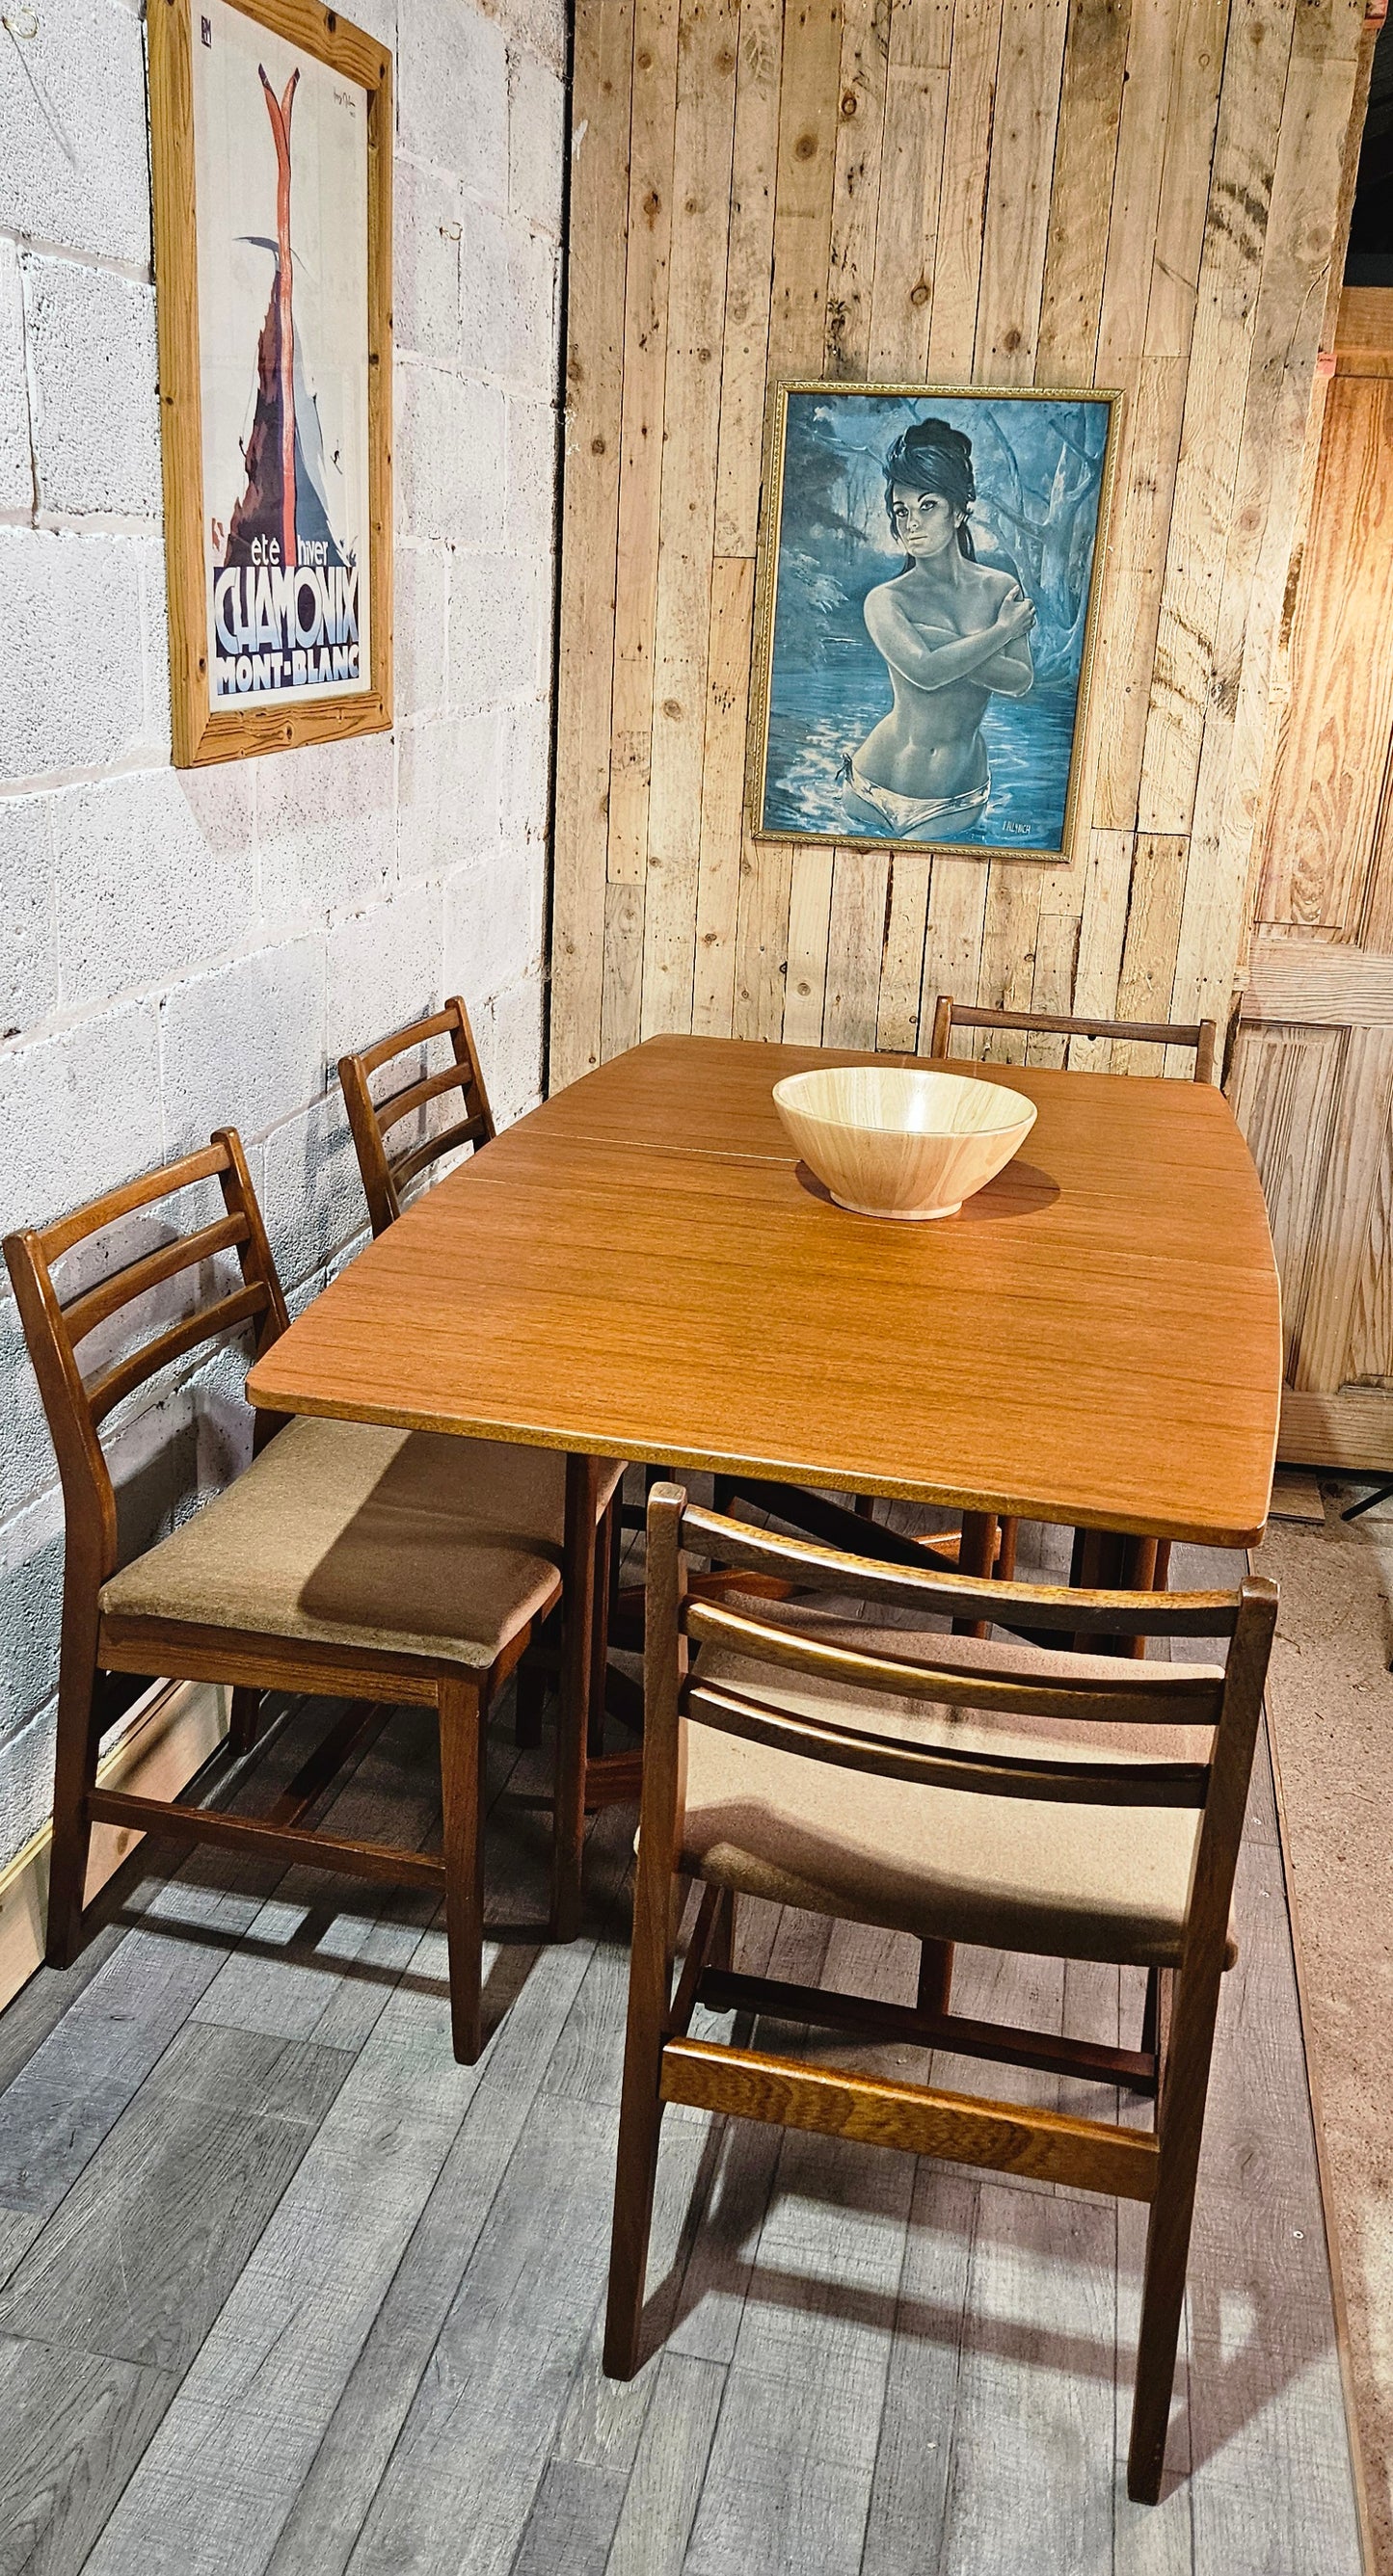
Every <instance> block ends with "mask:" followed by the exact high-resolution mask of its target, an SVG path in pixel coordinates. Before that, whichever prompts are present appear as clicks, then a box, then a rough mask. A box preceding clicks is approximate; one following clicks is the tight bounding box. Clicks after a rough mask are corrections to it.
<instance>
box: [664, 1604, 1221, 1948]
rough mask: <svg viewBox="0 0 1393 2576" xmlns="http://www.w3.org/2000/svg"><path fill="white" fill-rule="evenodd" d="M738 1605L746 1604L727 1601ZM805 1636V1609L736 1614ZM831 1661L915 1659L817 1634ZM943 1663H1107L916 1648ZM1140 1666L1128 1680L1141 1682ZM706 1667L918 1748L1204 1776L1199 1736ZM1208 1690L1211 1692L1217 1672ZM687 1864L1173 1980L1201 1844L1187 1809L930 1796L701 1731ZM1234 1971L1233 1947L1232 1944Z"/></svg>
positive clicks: (954, 1643) (884, 1632)
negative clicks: (835, 1656) (1146, 1765)
mask: <svg viewBox="0 0 1393 2576" xmlns="http://www.w3.org/2000/svg"><path fill="white" fill-rule="evenodd" d="M730 1606H732V1607H734V1606H737V1605H735V1604H734V1603H732V1604H731V1605H730ZM738 1606H739V1607H740V1608H742V1609H744V1610H748V1611H749V1612H751V1613H752V1614H754V1615H755V1616H757V1617H761V1618H763V1619H765V1620H766V1621H769V1620H771V1619H773V1620H774V1621H775V1622H776V1623H777V1624H779V1625H781V1626H788V1625H793V1626H805V1625H806V1624H808V1614H806V1613H800V1611H799V1609H798V1607H797V1605H794V1604H781V1605H780V1606H779V1608H778V1610H777V1611H771V1608H770V1605H769V1604H768V1603H767V1602H754V1601H750V1602H742V1603H740V1604H739V1605H738ZM816 1633H817V1635H818V1637H819V1638H820V1639H822V1640H825V1641H826V1642H828V1643H831V1644H837V1645H847V1646H854V1647H859V1648H860V1649H862V1650H863V1651H870V1652H879V1653H885V1654H892V1655H899V1656H901V1657H904V1656H906V1655H912V1654H914V1653H915V1651H916V1639H915V1637H914V1636H913V1635H907V1634H906V1632H905V1630H904V1629H903V1628H886V1629H878V1628H871V1627H869V1626H863V1625H860V1624H856V1625H848V1626H845V1627H843V1626H840V1625H833V1624H832V1623H831V1622H829V1621H828V1620H827V1619H826V1618H819V1619H818V1620H817V1623H816ZM917 1645H918V1650H919V1651H921V1652H923V1651H931V1652H932V1655H933V1658H934V1660H935V1661H949V1662H952V1663H954V1664H956V1665H959V1666H963V1667H968V1668H972V1669H984V1670H987V1671H990V1670H992V1669H993V1668H995V1667H1002V1666H1004V1665H1007V1664H1009V1666H1010V1667H1011V1669H1013V1670H1015V1671H1020V1670H1022V1669H1023V1668H1025V1667H1034V1666H1038V1668H1039V1670H1040V1672H1041V1675H1042V1677H1043V1676H1044V1675H1045V1674H1046V1673H1048V1674H1049V1675H1050V1677H1051V1678H1054V1679H1059V1680H1065V1679H1069V1678H1074V1677H1078V1676H1081V1675H1086V1676H1087V1677H1088V1678H1089V1679H1091V1680H1093V1681H1095V1682H1096V1680H1097V1679H1098V1662H1097V1658H1096V1657H1094V1656H1091V1655H1073V1654H1064V1653H1059V1652H1056V1651H1053V1650H1049V1651H1045V1650H1040V1649H1034V1648H1031V1647H1028V1646H1024V1645H1021V1644H1019V1643H1017V1642H1016V1641H1014V1640H1012V1641H1010V1642H1009V1644H1006V1643H1000V1642H998V1641H997V1640H995V1639H988V1640H978V1639H975V1638H969V1637H953V1636H948V1635H944V1634H935V1635H934V1636H933V1638H932V1640H931V1641H930V1640H929V1639H927V1638H925V1637H923V1636H922V1632H921V1635H920V1637H919V1639H918V1641H917ZM1133 1669H1135V1667H1133ZM694 1670H695V1672H697V1673H698V1674H699V1675H700V1676H701V1678H703V1679H705V1680H711V1681H728V1682H730V1683H733V1684H734V1685H735V1686H736V1687H737V1688H739V1689H740V1690H742V1691H744V1692H746V1693H755V1694H757V1695H758V1697H759V1698H760V1699H762V1700H765V1701H768V1702H770V1703H771V1704H773V1705H775V1706H777V1707H780V1708H784V1709H789V1710H792V1711H794V1712H796V1713H801V1712H809V1713H812V1714H815V1715H817V1716H820V1717H823V1718H827V1717H832V1716H835V1717H836V1719H837V1720H838V1722H839V1723H842V1724H844V1725H846V1726H849V1727H855V1728H864V1729H865V1730H866V1731H868V1732H871V1733H875V1734H881V1735H902V1736H904V1737H905V1738H906V1739H907V1740H909V1741H911V1742H913V1743H920V1744H930V1745H931V1744H935V1743H939V1744H945V1745H952V1746H954V1747H956V1748H958V1749H961V1750H967V1749H973V1750H977V1749H993V1750H996V1751H998V1752H1009V1753H1016V1754H1030V1753H1036V1754H1041V1753H1066V1752H1069V1753H1072V1754H1073V1755H1074V1756H1075V1758H1092V1759H1093V1760H1097V1759H1099V1758H1107V1759H1112V1758H1114V1757H1118V1758H1120V1759H1122V1760H1128V1761H1132V1760H1135V1761H1140V1760H1144V1759H1145V1758H1146V1757H1148V1756H1149V1757H1151V1758H1153V1759H1154V1758H1156V1757H1157V1756H1163V1757H1164V1758H1166V1759H1168V1760H1171V1761H1175V1760H1181V1761H1206V1760H1208V1758H1209V1754H1210V1749H1211V1744H1212V1730H1210V1729H1209V1728H1207V1727H1165V1728H1150V1727H1138V1726H1129V1725H1117V1726H1112V1725H1101V1724H1100V1725H1093V1724H1089V1723H1087V1722H1080V1723H1073V1722H1061V1721H1054V1720H1049V1719H1041V1718H1035V1717H1030V1716H1022V1717H998V1716H996V1715H994V1714H984V1713H983V1712H981V1711H978V1710H973V1711H964V1710H960V1709H954V1708H949V1707H946V1706H943V1705H941V1704H936V1703H933V1702H925V1701H923V1700H911V1699H909V1698H904V1699H900V1698H897V1697H893V1698H892V1697H889V1696H887V1695H884V1694H882V1693H880V1692H878V1691H861V1690H849V1689H846V1688H845V1687H844V1686H843V1685H841V1684H840V1683H837V1682H832V1681H825V1680H823V1679H822V1678H821V1677H820V1676H818V1675H809V1674H802V1673H794V1672H791V1671H789V1670H787V1669H785V1668H783V1667H781V1666H778V1665H774V1664H768V1663H761V1662H756V1661H754V1660H753V1659H751V1658H749V1657H746V1656H744V1655H741V1654H737V1653H735V1652H733V1651H732V1650H731V1649H730V1648H729V1647H727V1646H725V1645H720V1646H713V1645H710V1644H707V1645H704V1646H703V1647H702V1648H701V1651H700V1653H699V1655H698V1657H697V1659H696V1663H695V1665H694ZM1204 1677H1205V1678H1207V1679H1214V1678H1218V1676H1217V1675H1216V1674H1215V1673H1213V1672H1212V1671H1210V1670H1209V1669H1208V1668H1205V1673H1204ZM686 1739H687V1750H686V1763H687V1770H686V1808H685V1826H684V1831H683V1860H682V1864H681V1865H682V1867H683V1868H684V1869H685V1870H687V1871H689V1872H690V1873H692V1874H693V1875H695V1876H697V1877H701V1878H706V1879H711V1880H715V1881H716V1882H717V1884H719V1885H721V1886H727V1887H733V1888H736V1889H738V1890H740V1891H742V1892H743V1893H745V1894H747V1895H751V1896H763V1897H768V1898H771V1899H772V1900H773V1901H774V1902H775V1903H778V1904H784V1905H797V1906H801V1907H804V1908H806V1909H807V1910H808V1911H809V1912H811V1913H816V1914H833V1915H845V1916H848V1917H850V1918H852V1919H854V1920H855V1921H857V1922H864V1923H875V1924H881V1925H884V1926H886V1927H888V1928H889V1929H892V1930H896V1931H904V1932H911V1933H914V1934H916V1935H918V1937H919V1938H920V1939H923V1938H926V1937H928V1938H936V1939H939V1940H948V1941H964V1942H976V1943H981V1944H984V1945H986V1946H988V1947H991V1948H993V1949H1002V1950H1025V1951H1035V1952H1042V1953H1045V1954H1047V1955H1049V1956H1052V1957H1059V1958H1080V1959H1103V1960H1116V1961H1120V1962H1130V1963H1134V1964H1137V1965H1140V1966H1148V1967H1149V1966H1152V1965H1158V1966H1173V1965H1174V1964H1175V1963H1176V1961H1177V1960H1178V1958H1179V1954H1180V1945H1181V1939H1182V1934H1183V1930H1184V1922H1185V1914H1186V1908H1187V1904H1188V1900H1189V1892H1190V1880H1191V1875H1192V1872H1193V1868H1194V1860H1195V1850H1196V1844H1197V1841H1198V1834H1199V1823H1200V1818H1199V1812H1198V1810H1196V1809H1194V1808H1170V1807H1121V1806H1091V1805H1090V1806H1084V1805H1075V1804H1073V1803H1062V1802H1058V1801H1055V1800H1046V1799H1028V1798H994V1797H989V1796H982V1795H979V1794H977V1793H975V1792H970V1791H966V1790H955V1789H936V1788H918V1787H916V1786H914V1785H913V1784H911V1783H907V1782H905V1781H902V1780H884V1779H878V1778H876V1777H875V1776H874V1775H873V1774H871V1773H869V1772H864V1771H847V1770H838V1769H836V1768H834V1767H832V1766H831V1765H829V1764H827V1763H825V1762H816V1761H809V1760H807V1759H805V1758H801V1757H800V1756H798V1755H796V1754H790V1753H781V1752H775V1751H772V1750H771V1749H769V1748H768V1747H766V1746H764V1745H760V1744H752V1743H749V1742H748V1741H746V1740H745V1739H744V1738H743V1737H739V1736H733V1735H725V1734H722V1733H721V1732H720V1731H719V1730H718V1729H717V1728H715V1727H712V1726H706V1725H702V1724H701V1723H699V1722H698V1721H696V1720H693V1721H692V1722H690V1723H689V1724H688V1726H687V1730H686ZM1230 1949H1231V1955H1234V1953H1233V1951H1232V1945H1230Z"/></svg>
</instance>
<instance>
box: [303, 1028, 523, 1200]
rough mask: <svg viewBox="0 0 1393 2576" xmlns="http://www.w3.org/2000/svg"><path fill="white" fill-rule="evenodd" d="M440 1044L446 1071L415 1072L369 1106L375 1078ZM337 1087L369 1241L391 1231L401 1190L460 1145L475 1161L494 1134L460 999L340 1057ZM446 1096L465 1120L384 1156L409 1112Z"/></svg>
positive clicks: (487, 1102) (481, 1075)
mask: <svg viewBox="0 0 1393 2576" xmlns="http://www.w3.org/2000/svg"><path fill="white" fill-rule="evenodd" d="M442 1037H448V1039H449V1041H450V1061H449V1063H448V1064H446V1065H442V1066H440V1067H439V1068H438V1070H437V1071H436V1072H434V1073H424V1074H423V1073H421V1072H419V1071H417V1073H416V1074H415V1075H414V1076H413V1078H412V1079H411V1080H410V1081H409V1082H405V1083H403V1084H402V1085H401V1087H400V1089H399V1090H397V1091H393V1092H389V1093H388V1094H387V1095H386V1097H385V1098H383V1099H381V1100H374V1098H373V1096H372V1092H371V1089H370V1088H369V1077H370V1076H371V1075H372V1074H374V1073H376V1072H377V1071H378V1070H379V1068H380V1067H381V1066H382V1065H384V1064H394V1063H395V1062H396V1061H397V1059H398V1058H399V1057H401V1056H404V1055H417V1056H419V1054H420V1052H421V1049H422V1048H423V1047H426V1046H428V1045H429V1044H430V1041H431V1039H432V1038H442ZM339 1081H340V1082H341V1084H342V1085H343V1097H344V1106H345V1107H346V1109H347V1111H348V1124H349V1126H350V1128H351V1129H352V1131H353V1143H354V1148H355V1151H356V1153H357V1156H358V1169H359V1171H360V1172H361V1173H362V1176H363V1189H364V1191H365V1193H366V1196H367V1202H368V1215H369V1216H370V1218H371V1219H372V1230H373V1233H374V1234H385V1233H386V1231H387V1228H388V1226H389V1225H392V1224H394V1223H395V1221H396V1219H397V1218H398V1217H399V1216H400V1215H401V1210H402V1192H403V1190H404V1189H405V1188H406V1187H407V1185H408V1183H409V1182H411V1181H414V1180H415V1179H417V1177H418V1176H419V1174H420V1173H422V1172H424V1171H426V1170H427V1169H428V1168H429V1166H430V1165H431V1164H432V1163H436V1162H438V1161H439V1160H440V1157H441V1156H442V1154H453V1153H454V1152H456V1150H457V1149H458V1148H459V1147H460V1146H462V1145H472V1146H473V1148H474V1150H475V1152H476V1153H477V1151H478V1149H479V1147H480V1146H481V1145H487V1144H488V1143H489V1142H490V1141H491V1139H492V1137H493V1136H494V1134H495V1132H496V1131H495V1128H494V1123H493V1111H492V1109H491V1108H490V1106H489V1096H488V1087H487V1085H486V1083H485V1081H484V1076H483V1068H482V1067H481V1065H480V1063H479V1051H478V1049H477V1047H476V1046H475V1044H474V1032H473V1030H472V1029H471V1027H470V1025H469V1013H468V1012H467V1010H466V1009H465V1007H464V1003H463V1002H462V1000H461V999H460V996H459V994H458V993H456V994H454V995H452V997H451V999H450V1000H449V1001H448V1002H445V1003H442V1005H441V1007H440V1009H439V1010H438V1011H432V1012H430V1013H429V1015H428V1016H427V1017H426V1018H425V1019H423V1020H413V1021H412V1023H411V1025H410V1027H409V1028H405V1029H394V1030H393V1032H392V1034H391V1036H390V1037H385V1038H379V1039H378V1040H377V1042H376V1044H375V1045H373V1046H370V1047H363V1048H361V1049H360V1051H359V1052H358V1054H356V1055H341V1056H340V1057H339ZM449 1091H458V1092H459V1093H460V1094H461V1100H462V1107H463V1113H464V1114H463V1116H462V1117H459V1118H456V1119H453V1120H452V1121H451V1123H450V1125H449V1126H447V1127H442V1128H440V1129H438V1130H437V1132H436V1133H435V1134H434V1135H427V1136H424V1137H421V1138H419V1139H418V1140H417V1142H416V1143H415V1144H413V1145H411V1146H409V1147H407V1148H406V1149H404V1150H403V1151H402V1152H400V1153H397V1154H389V1153H388V1150H387V1138H388V1136H389V1135H390V1134H391V1131H392V1129H393V1128H394V1127H399V1126H400V1125H401V1122H402V1120H403V1118H409V1117H410V1116H411V1115H412V1113H413V1111H416V1110H421V1109H425V1108H426V1107H427V1106H428V1105H429V1103H430V1102H431V1101H432V1100H439V1099H440V1098H441V1097H442V1096H443V1094H444V1093H446V1092H449Z"/></svg>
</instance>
